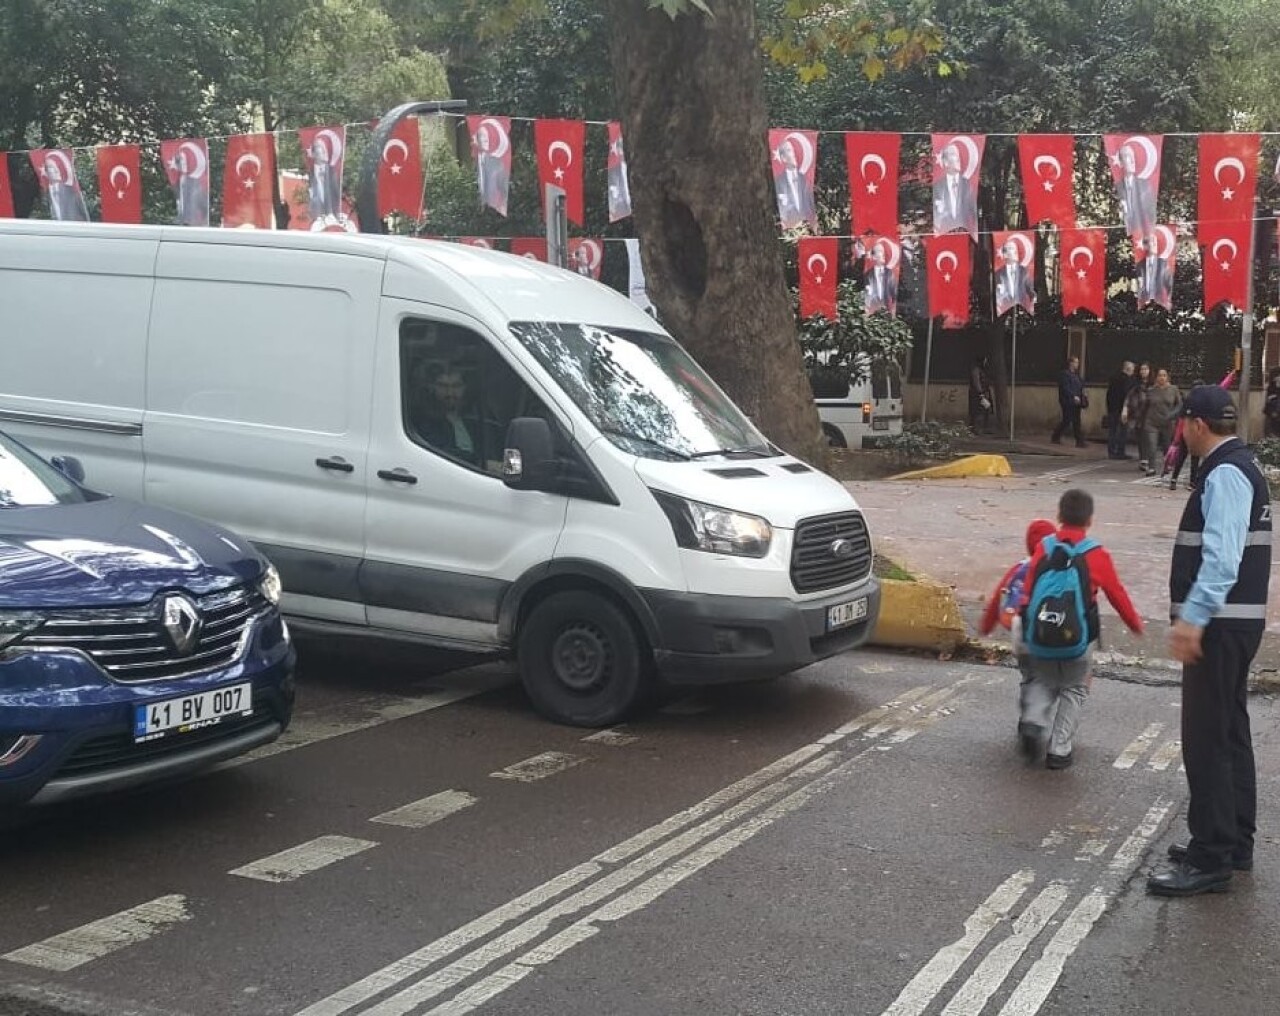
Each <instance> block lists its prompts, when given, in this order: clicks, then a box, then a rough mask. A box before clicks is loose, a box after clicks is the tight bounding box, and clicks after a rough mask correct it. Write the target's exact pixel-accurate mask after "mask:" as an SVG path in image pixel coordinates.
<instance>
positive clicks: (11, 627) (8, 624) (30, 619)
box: [0, 610, 44, 651]
mask: <svg viewBox="0 0 1280 1016" xmlns="http://www.w3.org/2000/svg"><path fill="white" fill-rule="evenodd" d="M42 624H44V618H43V617H41V616H40V615H39V614H31V613H27V612H23V613H16V612H14V613H10V612H8V611H2V610H0V651H3V650H4V649H5V647H6V646H9V645H12V644H13V643H14V642H17V641H18V639H20V638H22V636H23V635H26V634H27V633H28V632H33V631H35V630H36V629H37V628H39V627H40V625H42Z"/></svg>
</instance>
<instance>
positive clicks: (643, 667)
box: [516, 589, 653, 727]
mask: <svg viewBox="0 0 1280 1016" xmlns="http://www.w3.org/2000/svg"><path fill="white" fill-rule="evenodd" d="M516 656H517V661H518V663H519V667H520V680H521V682H522V683H523V684H524V689H525V692H526V693H527V694H528V695H529V698H530V699H532V700H533V704H534V707H535V708H536V709H537V710H538V712H540V713H542V715H543V716H545V717H547V718H548V719H550V720H554V721H555V722H557V723H567V724H570V725H572V726H575V727H604V726H608V725H609V724H611V723H616V722H617V721H618V720H620V719H622V718H623V717H624V716H626V714H627V713H629V712H630V711H631V710H632V709H633V708H635V706H636V705H638V704H639V703H640V701H641V700H642V699H643V698H644V697H645V696H646V695H647V694H648V692H649V689H650V686H651V685H652V671H653V663H652V658H651V657H650V655H649V648H648V646H647V645H645V643H644V641H643V639H642V638H641V637H640V635H639V633H638V632H637V631H636V627H635V625H634V624H633V623H632V620H631V618H630V617H629V616H628V615H627V614H626V612H625V611H623V610H622V609H621V608H620V607H619V606H617V605H616V604H615V603H614V602H613V601H612V600H610V599H609V598H608V597H607V596H604V595H601V594H600V593H595V592H587V591H585V590H580V589H569V590H565V591H563V592H559V593H552V594H551V595H550V596H548V597H547V598H546V599H545V600H542V601H541V602H540V603H538V604H536V605H535V606H534V607H533V609H532V610H531V611H530V612H529V615H528V617H526V618H525V620H524V624H522V625H521V627H520V633H519V636H518V638H517V643H516Z"/></svg>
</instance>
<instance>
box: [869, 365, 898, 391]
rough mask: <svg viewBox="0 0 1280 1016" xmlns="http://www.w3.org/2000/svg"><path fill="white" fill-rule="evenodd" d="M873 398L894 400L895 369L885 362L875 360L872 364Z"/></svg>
mask: <svg viewBox="0 0 1280 1016" xmlns="http://www.w3.org/2000/svg"><path fill="white" fill-rule="evenodd" d="M871 397H872V398H873V399H891V398H893V368H892V367H891V366H890V365H889V364H886V363H885V362H884V360H875V361H873V362H872V364H871Z"/></svg>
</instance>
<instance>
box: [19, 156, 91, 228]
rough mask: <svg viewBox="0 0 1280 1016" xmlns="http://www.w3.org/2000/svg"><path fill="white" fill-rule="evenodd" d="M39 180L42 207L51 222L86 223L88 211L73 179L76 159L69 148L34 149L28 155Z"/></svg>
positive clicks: (78, 187) (77, 184) (76, 181)
mask: <svg viewBox="0 0 1280 1016" xmlns="http://www.w3.org/2000/svg"><path fill="white" fill-rule="evenodd" d="M29 157H30V159H31V165H32V167H33V168H34V169H35V171H36V176H38V177H39V178H40V189H41V190H42V191H44V200H45V204H46V205H47V206H48V209H49V217H50V218H51V219H60V220H62V221H64V222H88V221H89V212H88V210H87V209H86V208H85V205H84V194H82V193H81V191H80V181H79V180H78V179H77V178H76V164H75V156H74V153H73V152H72V151H71V149H70V148H37V149H35V150H34V151H33V152H31V153H30V154H29Z"/></svg>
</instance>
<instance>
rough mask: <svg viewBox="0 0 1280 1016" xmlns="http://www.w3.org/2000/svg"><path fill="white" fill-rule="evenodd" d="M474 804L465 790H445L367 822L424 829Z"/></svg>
mask: <svg viewBox="0 0 1280 1016" xmlns="http://www.w3.org/2000/svg"><path fill="white" fill-rule="evenodd" d="M475 803H476V798H474V797H472V796H471V795H470V794H468V793H467V792H466V791H465V790H445V791H441V792H440V793H439V794H432V795H431V796H430V797H424V798H423V799H422V800H421V801H414V802H413V803H412V804H406V805H404V806H403V807H400V808H393V809H392V810H391V811H384V812H383V813H382V814H381V815H375V816H374V817H373V818H371V819H369V821H370V822H381V823H382V824H383V825H393V826H401V827H403V828H405V829H425V828H426V827H427V826H429V825H432V824H433V823H436V822H439V821H440V820H441V819H443V818H448V817H449V816H450V815H454V814H457V813H458V812H460V811H462V809H464V808H470V807H471V806H472V805H473V804H475Z"/></svg>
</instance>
